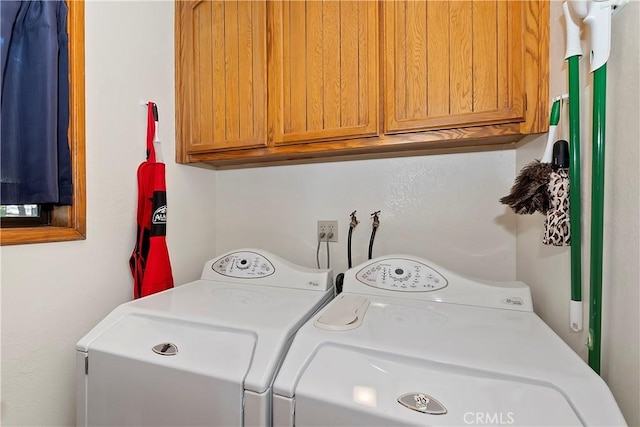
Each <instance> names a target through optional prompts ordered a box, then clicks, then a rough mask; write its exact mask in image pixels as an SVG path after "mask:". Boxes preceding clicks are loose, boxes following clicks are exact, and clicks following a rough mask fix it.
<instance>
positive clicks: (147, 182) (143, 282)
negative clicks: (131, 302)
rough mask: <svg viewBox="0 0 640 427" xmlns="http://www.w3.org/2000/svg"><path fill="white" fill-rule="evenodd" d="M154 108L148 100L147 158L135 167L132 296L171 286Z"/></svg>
mask: <svg viewBox="0 0 640 427" xmlns="http://www.w3.org/2000/svg"><path fill="white" fill-rule="evenodd" d="M157 116H158V112H157V108H156V105H155V104H154V103H152V102H149V103H148V112H147V160H146V161H145V162H142V163H141V164H140V166H139V167H138V215H137V222H138V226H137V239H136V246H135V248H134V250H133V253H132V254H131V258H130V259H129V267H130V268H131V274H132V275H133V296H134V298H140V297H144V296H147V295H151V294H154V293H156V292H160V291H164V290H166V289H170V288H172V287H173V274H172V272H171V260H170V259H169V250H168V249H167V240H166V235H167V190H166V183H165V165H164V163H160V162H156V153H155V149H154V146H153V140H154V136H155V132H156V126H155V121H157Z"/></svg>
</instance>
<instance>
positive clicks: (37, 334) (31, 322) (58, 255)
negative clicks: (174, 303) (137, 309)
mask: <svg viewBox="0 0 640 427" xmlns="http://www.w3.org/2000/svg"><path fill="white" fill-rule="evenodd" d="M139 99H145V100H146V99H152V100H154V101H155V102H157V104H158V106H159V110H160V136H161V139H162V141H163V144H164V153H165V159H166V160H167V187H168V198H169V200H168V203H169V224H168V244H169V251H170V253H171V259H172V264H173V271H174V279H175V281H176V282H177V283H184V282H186V281H189V280H192V279H195V278H197V277H199V275H200V272H201V268H202V264H203V262H204V261H205V260H206V259H209V258H211V257H212V256H213V255H214V237H215V234H214V220H213V218H214V217H213V205H214V194H213V190H214V187H215V184H214V183H215V174H214V173H212V172H211V171H207V170H202V169H198V168H193V167H188V166H179V165H176V164H175V162H174V161H173V157H174V156H173V153H174V123H173V120H174V119H173V117H174V62H173V2H168V1H165V2H88V3H87V4H86V112H87V122H86V127H87V157H86V160H87V177H86V180H87V239H86V240H85V241H78V242H68V243H50V244H39V245H23V246H14V247H3V248H2V252H1V253H2V425H4V426H10V425H25V426H26V425H29V426H33V425H43V426H53V425H67V426H70V425H75V388H74V377H75V372H74V363H75V361H74V344H75V342H76V341H77V340H78V339H79V338H80V337H81V336H82V335H84V334H85V333H86V332H87V331H88V330H89V329H90V328H91V327H93V326H94V325H95V324H96V323H97V322H98V321H99V320H100V319H101V318H102V317H104V316H105V315H106V314H107V313H108V312H109V311H111V310H112V309H113V308H114V307H115V306H116V305H118V304H120V303H122V302H124V301H126V300H129V299H130V298H131V295H132V291H131V288H132V285H131V283H132V281H131V277H130V273H129V270H128V264H127V261H128V258H129V254H130V253H131V250H132V248H133V244H134V234H135V204H136V191H137V189H136V178H135V177H136V168H137V166H138V164H139V163H140V162H141V161H142V160H143V157H144V152H145V132H146V110H145V109H144V108H143V107H141V106H139V105H138V101H139Z"/></svg>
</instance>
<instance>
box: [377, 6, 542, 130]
mask: <svg viewBox="0 0 640 427" xmlns="http://www.w3.org/2000/svg"><path fill="white" fill-rule="evenodd" d="M382 3H383V15H384V20H383V22H384V30H383V37H384V57H385V61H384V72H385V101H384V115H385V132H387V133H394V132H408V131H415V130H430V129H446V128H452V127H456V128H459V127H465V126H476V125H486V124H500V123H513V122H522V121H524V120H525V83H524V78H525V73H524V63H525V55H524V44H525V41H524V39H525V37H524V36H523V29H524V26H525V21H524V20H525V15H524V2H520V1H502V0H493V1H490V0H476V1H459V0H451V1H439V0H436V1H434V0H428V1H425V0H396V1H388V2H387V1H385V2H382ZM532 78H535V79H536V80H537V78H538V76H537V75H535V76H533V77H532Z"/></svg>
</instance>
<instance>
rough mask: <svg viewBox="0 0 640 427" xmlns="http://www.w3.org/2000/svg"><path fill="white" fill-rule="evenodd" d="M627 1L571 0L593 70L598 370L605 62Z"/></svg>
mask: <svg viewBox="0 0 640 427" xmlns="http://www.w3.org/2000/svg"><path fill="white" fill-rule="evenodd" d="M627 3H628V0H608V1H593V0H580V1H576V0H571V1H570V2H569V4H570V6H571V8H572V10H573V12H575V14H576V16H577V17H580V18H582V19H583V22H584V23H585V24H587V25H588V26H589V34H590V40H589V44H590V47H591V49H590V52H589V60H590V72H591V73H593V123H592V125H593V128H592V139H593V140H592V145H593V149H592V151H593V153H592V165H591V170H592V171H591V174H592V178H591V253H590V262H591V265H590V283H589V290H590V296H589V299H590V304H589V308H590V310H589V340H588V342H587V345H588V347H589V366H591V368H592V369H593V370H594V371H596V372H597V373H600V353H601V350H600V347H601V345H600V344H601V325H602V319H601V315H602V252H603V218H604V162H605V145H604V144H605V131H606V126H605V118H606V101H607V99H606V98H607V95H606V92H607V61H608V60H609V53H610V51H611V14H612V13H613V12H614V11H617V10H619V9H620V7H621V6H624V5H625V4H627Z"/></svg>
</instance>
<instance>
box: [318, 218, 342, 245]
mask: <svg viewBox="0 0 640 427" xmlns="http://www.w3.org/2000/svg"><path fill="white" fill-rule="evenodd" d="M322 233H324V235H325V237H324V238H323V239H322V241H323V242H324V241H326V240H325V239H326V236H327V235H329V234H332V233H333V236H331V237H329V241H330V242H337V241H338V221H318V232H317V234H316V236H318V239H319V238H320V234H322Z"/></svg>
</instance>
